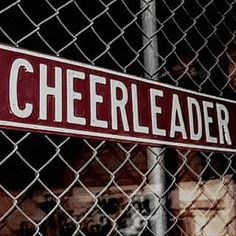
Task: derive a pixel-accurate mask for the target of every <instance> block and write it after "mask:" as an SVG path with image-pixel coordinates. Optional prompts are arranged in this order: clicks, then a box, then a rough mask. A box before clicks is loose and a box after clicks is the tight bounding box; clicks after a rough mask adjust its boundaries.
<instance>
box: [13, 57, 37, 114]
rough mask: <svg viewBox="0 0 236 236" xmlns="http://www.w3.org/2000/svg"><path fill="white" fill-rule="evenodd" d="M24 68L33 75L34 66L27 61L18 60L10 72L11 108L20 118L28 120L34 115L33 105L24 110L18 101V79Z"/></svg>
mask: <svg viewBox="0 0 236 236" xmlns="http://www.w3.org/2000/svg"><path fill="white" fill-rule="evenodd" d="M21 67H23V68H24V69H25V72H30V73H33V72H34V69H33V66H32V65H31V64H30V62H28V61H27V60H25V59H21V58H18V59H16V60H15V61H14V62H13V64H12V67H11V72H10V79H9V80H10V84H9V100H10V108H11V110H12V112H13V114H14V115H16V116H18V117H20V118H27V117H29V116H30V115H31V114H32V110H33V105H32V104H30V103H26V104H25V108H24V109H20V107H19V103H18V99H17V87H18V77H19V71H20V68H21Z"/></svg>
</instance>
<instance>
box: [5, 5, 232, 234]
mask: <svg viewBox="0 0 236 236" xmlns="http://www.w3.org/2000/svg"><path fill="white" fill-rule="evenodd" d="M235 17H236V1H235V0H186V1H185V0H175V1H171V0H140V1H138V0H86V1H79V0H34V1H31V0H17V1H16V0H1V1H0V42H1V43H5V44H9V45H13V46H16V47H21V48H25V49H29V50H33V51H39V52H42V53H47V54H51V55H56V56H60V57H64V58H67V59H71V60H76V61H80V62H84V63H87V64H92V65H96V66H101V67H104V68H109V69H112V70H115V71H120V72H123V73H128V74H133V75H137V76H140V77H146V78H148V79H154V80H159V81H161V82H163V83H168V84H172V85H175V86H180V87H183V88H187V89H191V90H195V91H199V92H203V93H207V94H212V95H216V96H221V97H225V98H230V99H233V100H235V98H236V41H235V34H236V19H235ZM0 67H1V65H0ZM0 150H1V152H0V235H1V236H26V235H27V236H28V235H41V236H42V235H46V236H52V235H60V236H63V235H66V236H69V235H83V236H92V235H93V236H96V235H102V236H103V235H124V236H134V235H143V236H145V235H148V236H151V235H173V236H175V235H176V236H177V235H178V236H179V235H181V236H182V235H190V236H191V235H204V236H223V235H224V236H226V235H232V236H233V235H236V221H235V219H236V209H235V191H236V184H235V176H236V175H235V173H236V158H235V155H234V154H232V153H231V154H230V153H213V152H196V151H193V150H186V149H179V150H177V149H173V148H172V149H171V148H168V147H159V148H152V147H146V146H142V145H139V144H135V145H134V144H132V145H131V144H126V143H114V142H108V141H95V140H89V139H78V138H71V137H64V136H56V135H55V136H54V135H44V134H36V133H30V132H20V131H9V130H5V129H4V130H1V132H0Z"/></svg>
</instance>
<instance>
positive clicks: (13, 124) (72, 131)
mask: <svg viewBox="0 0 236 236" xmlns="http://www.w3.org/2000/svg"><path fill="white" fill-rule="evenodd" d="M0 48H1V49H4V50H8V51H11V52H17V53H23V54H26V55H29V56H34V57H37V58H45V59H48V60H52V61H58V62H61V63H67V64H70V65H74V66H80V67H85V68H88V69H92V70H97V71H101V72H105V73H109V74H113V75H117V76H122V77H125V78H127V79H131V80H136V81H141V82H145V83H149V84H155V85H159V86H161V87H166V88H170V89H173V90H175V91H176V90H177V91H182V92H188V93H190V94H195V95H200V96H203V97H207V98H212V99H216V100H218V101H225V102H229V103H233V104H236V101H234V100H230V99H227V98H222V97H216V96H213V95H209V94H204V93H200V92H196V91H192V90H189V89H184V88H180V87H175V86H173V85H169V84H164V83H160V82H158V81H154V80H148V79H145V78H141V77H138V76H134V75H129V74H125V73H121V72H116V71H113V70H110V69H106V68H102V67H97V66H92V65H89V64H85V63H81V62H77V61H74V60H69V59H65V58H61V57H57V56H52V55H48V54H44V53H40V52H34V51H30V50H27V49H22V48H16V47H14V46H8V45H5V44H0ZM0 125H1V126H2V127H3V128H6V129H7V128H8V129H10V128H11V129H13V128H17V129H18V130H24V131H29V132H33V131H34V130H35V131H38V132H40V133H50V134H53V132H55V134H57V135H59V134H61V135H66V134H68V135H71V136H77V135H79V136H80V137H81V138H83V136H86V137H88V138H97V139H98V138H105V139H109V140H112V141H114V139H116V141H118V142H119V141H121V142H125V141H126V142H128V141H130V142H133V143H137V142H138V143H139V144H145V145H149V146H150V144H153V145H154V146H156V145H161V146H168V145H169V146H171V147H177V148H182V149H184V148H191V149H201V150H205V151H218V152H219V151H220V152H234V153H236V148H235V149H233V148H225V147H218V146H208V145H198V144H188V143H184V144H183V143H181V142H175V141H162V140H156V139H155V140H154V139H148V138H139V137H132V136H126V135H116V134H107V133H100V132H92V131H85V130H76V129H66V128H60V127H53V126H45V125H38V124H27V123H23V122H12V121H6V120H0ZM28 129H30V130H28Z"/></svg>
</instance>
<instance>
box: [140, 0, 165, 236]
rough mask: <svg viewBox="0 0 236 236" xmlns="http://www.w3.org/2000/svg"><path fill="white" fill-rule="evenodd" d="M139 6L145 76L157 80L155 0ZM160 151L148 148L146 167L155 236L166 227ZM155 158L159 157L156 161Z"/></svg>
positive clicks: (147, 0) (161, 235)
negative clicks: (140, 10) (150, 171)
mask: <svg viewBox="0 0 236 236" xmlns="http://www.w3.org/2000/svg"><path fill="white" fill-rule="evenodd" d="M140 7H141V9H144V8H145V10H144V12H143V13H142V29H143V32H144V35H143V45H146V48H145V49H144V55H143V56H144V67H145V70H146V73H145V77H146V78H148V79H152V80H158V73H157V70H158V68H159V62H158V44H157V36H156V32H157V26H156V0H152V1H150V0H141V2H140ZM161 151H162V148H154V147H150V148H149V149H148V167H149V169H150V168H151V167H153V166H155V168H154V169H153V171H152V173H151V174H150V175H149V179H148V180H149V184H150V186H151V188H152V191H153V192H154V193H155V200H154V201H153V203H152V204H153V208H154V209H156V213H155V215H154V217H153V232H154V233H155V235H157V236H163V235H165V232H166V229H167V219H166V212H165V209H164V208H163V207H162V206H164V204H165V199H164V198H163V197H162V196H163V193H164V191H165V171H164V169H163V165H164V158H163V154H162V152H161ZM157 158H159V161H158V163H157ZM156 196H157V197H156Z"/></svg>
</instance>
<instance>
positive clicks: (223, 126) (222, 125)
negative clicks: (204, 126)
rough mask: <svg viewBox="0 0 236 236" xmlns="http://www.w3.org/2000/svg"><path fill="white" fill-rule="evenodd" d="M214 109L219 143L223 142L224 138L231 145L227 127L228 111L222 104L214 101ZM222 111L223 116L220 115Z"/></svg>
mask: <svg viewBox="0 0 236 236" xmlns="http://www.w3.org/2000/svg"><path fill="white" fill-rule="evenodd" d="M216 111H217V119H218V128H219V136H220V137H219V138H220V143H221V144H224V140H226V142H227V144H228V145H231V144H232V141H231V137H230V133H229V127H228V124H229V112H228V110H227V108H226V107H225V106H224V105H223V104H219V103H216ZM222 113H223V114H224V116H223V115H222ZM223 117H224V118H223ZM224 137H225V139H224Z"/></svg>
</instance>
